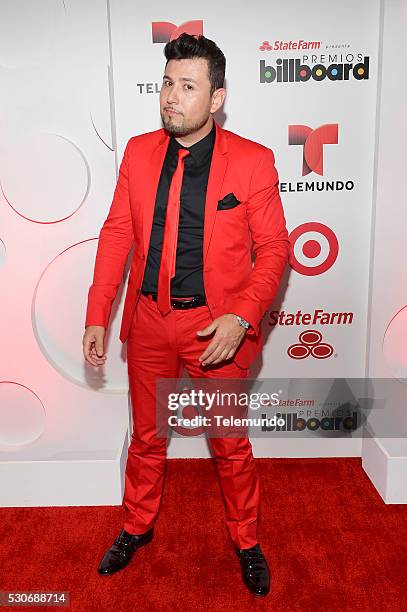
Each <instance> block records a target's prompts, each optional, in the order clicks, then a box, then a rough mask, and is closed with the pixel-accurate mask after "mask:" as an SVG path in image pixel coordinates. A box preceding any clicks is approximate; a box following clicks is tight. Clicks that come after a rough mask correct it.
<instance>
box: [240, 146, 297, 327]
mask: <svg viewBox="0 0 407 612" xmlns="http://www.w3.org/2000/svg"><path fill="white" fill-rule="evenodd" d="M274 161H275V160H274V154H273V151H272V150H271V149H268V148H264V150H263V152H262V153H261V154H260V159H258V161H257V163H256V165H255V169H254V171H253V175H252V178H251V182H250V187H249V197H248V200H247V215H248V223H249V228H250V233H251V237H252V240H253V251H254V255H255V261H254V265H253V268H252V271H251V273H250V275H249V277H248V279H247V280H246V282H245V284H244V285H243V286H242V288H241V290H240V291H239V293H238V294H237V295H235V296H234V298H233V299H232V300H231V302H229V304H228V312H233V313H235V314H237V315H240V316H241V317H243V318H244V319H246V320H247V321H248V323H250V325H251V327H250V328H249V329H248V331H247V333H248V334H254V335H257V334H258V333H259V326H260V322H261V319H262V317H263V316H264V314H265V312H266V310H267V308H268V307H269V306H270V304H271V303H272V302H273V300H274V298H275V295H276V293H277V289H278V286H279V284H280V281H281V277H282V275H283V273H284V269H285V266H286V264H287V262H288V257H289V252H290V241H289V238H288V232H287V228H286V221H285V217H284V211H283V206H282V203H281V199H280V193H279V188H278V173H277V170H276V168H275V165H274Z"/></svg>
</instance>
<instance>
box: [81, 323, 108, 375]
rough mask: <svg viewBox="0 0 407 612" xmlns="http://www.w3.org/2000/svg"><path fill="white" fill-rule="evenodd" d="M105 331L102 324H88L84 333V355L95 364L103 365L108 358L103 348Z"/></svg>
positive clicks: (89, 361)
mask: <svg viewBox="0 0 407 612" xmlns="http://www.w3.org/2000/svg"><path fill="white" fill-rule="evenodd" d="M105 333H106V329H105V328H104V327H102V326H100V325H88V326H87V327H86V330H85V333H84V335H83V340H82V344H83V356H84V357H85V359H86V361H87V362H88V363H90V364H91V365H93V366H99V365H103V364H104V363H105V361H106V359H107V356H106V355H105V354H104V348H103V344H104V338H105Z"/></svg>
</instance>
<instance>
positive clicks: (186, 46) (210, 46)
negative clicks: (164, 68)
mask: <svg viewBox="0 0 407 612" xmlns="http://www.w3.org/2000/svg"><path fill="white" fill-rule="evenodd" d="M164 54H165V57H166V58H167V63H166V65H167V64H168V62H169V61H170V60H177V59H193V58H195V57H201V58H203V59H206V60H207V61H208V73H209V74H208V76H209V81H210V83H211V95H212V94H213V92H214V91H215V89H219V87H223V85H224V82H225V68H226V58H225V56H224V55H223V53H222V51H221V50H220V49H219V47H218V46H217V45H216V44H215V43H214V42H213V40H210V39H209V38H206V37H205V36H203V35H202V34H199V35H198V36H192V35H191V34H187V33H186V32H184V33H183V34H181V36H179V37H178V38H176V39H175V40H170V42H168V43H167V44H166V45H165V47H164Z"/></svg>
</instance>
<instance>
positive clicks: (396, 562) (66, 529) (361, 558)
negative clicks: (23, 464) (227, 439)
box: [0, 458, 407, 612]
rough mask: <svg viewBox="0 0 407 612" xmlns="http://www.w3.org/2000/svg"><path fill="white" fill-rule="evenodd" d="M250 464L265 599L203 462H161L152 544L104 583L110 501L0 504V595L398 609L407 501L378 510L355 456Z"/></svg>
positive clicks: (203, 605) (85, 601) (122, 604)
mask: <svg viewBox="0 0 407 612" xmlns="http://www.w3.org/2000/svg"><path fill="white" fill-rule="evenodd" d="M256 461H257V466H258V470H259V475H260V478H261V487H262V489H261V491H262V520H261V524H260V537H259V541H260V544H261V546H262V549H263V551H264V553H265V554H266V556H267V559H268V561H269V565H270V569H271V572H272V590H271V592H270V594H269V595H268V596H267V597H266V598H258V597H255V596H254V595H251V594H250V593H249V592H248V591H247V589H246V587H245V586H244V584H243V582H242V581H241V578H240V566H239V564H238V559H237V557H236V555H235V553H234V551H233V548H232V544H231V542H230V539H229V536H228V534H227V532H226V528H225V526H224V522H223V506H222V500H221V497H220V491H219V487H218V483H217V480H216V471H215V465H214V463H213V462H212V460H210V459H171V460H169V461H168V462H167V478H166V482H165V487H164V497H163V502H162V505H161V511H160V515H159V518H158V521H157V523H156V526H155V538H154V540H153V542H152V543H151V544H149V545H148V546H147V547H145V548H142V549H140V550H139V551H137V552H136V554H135V556H134V557H133V559H132V561H131V563H130V565H128V566H127V567H126V568H125V569H123V570H122V571H121V572H118V573H117V574H115V575H113V576H99V574H98V573H97V572H96V568H97V565H98V563H99V560H100V558H101V556H102V555H103V553H104V552H105V550H106V549H107V548H109V547H110V545H111V544H112V543H113V539H114V537H115V536H116V534H117V533H118V532H119V530H120V528H121V523H122V519H123V516H124V510H123V509H122V508H121V507H120V506H119V507H115V508H110V507H100V506H99V507H81V508H78V507H69V508H16V509H15V508H0V525H1V527H0V536H1V540H0V590H2V591H5V590H7V591H10V590H25V591H35V590H48V591H49V590H51V591H69V592H70V595H71V606H70V609H71V610H75V611H84V612H93V611H98V612H104V611H105V610H106V611H109V612H110V611H112V612H116V611H117V612H120V611H123V612H131V611H136V610H137V611H138V610H141V611H142V612H147V611H151V612H166V611H171V612H175V611H176V610H180V611H183V612H190V611H191V612H192V610H199V611H205V612H217V611H225V612H229V611H233V612H234V611H237V612H244V611H246V610H273V611H290V612H291V611H298V612H304V611H308V610H309V611H312V612H317V611H319V610H330V611H332V610H340V611H347V610H349V611H352V612H356V611H361V610H362V611H366V612H367V611H369V612H370V611H376V610H377V611H380V612H383V611H397V612H398V611H405V610H407V564H406V558H407V555H406V553H407V550H406V549H407V506H398V505H385V504H384V502H383V501H382V500H381V498H380V496H379V494H378V493H377V492H376V490H375V489H374V487H373V485H372V484H371V483H370V481H369V479H368V477H367V476H366V474H365V473H364V471H363V470H362V467H361V460H360V459H359V458H350V459H257V460H256ZM6 609H7V610H28V611H29V610H33V609H37V607H34V608H33V607H27V606H24V607H17V608H5V607H4V608H1V610H6ZM42 609H44V610H45V609H50V610H57V609H59V610H64V609H66V608H56V607H52V608H42Z"/></svg>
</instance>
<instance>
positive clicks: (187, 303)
mask: <svg viewBox="0 0 407 612" xmlns="http://www.w3.org/2000/svg"><path fill="white" fill-rule="evenodd" d="M170 304H171V308H172V309H173V310H186V309H187V308H198V306H205V304H206V300H205V298H204V297H203V296H202V295H194V296H193V297H191V298H188V299H179V300H173V299H172V298H170Z"/></svg>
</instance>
